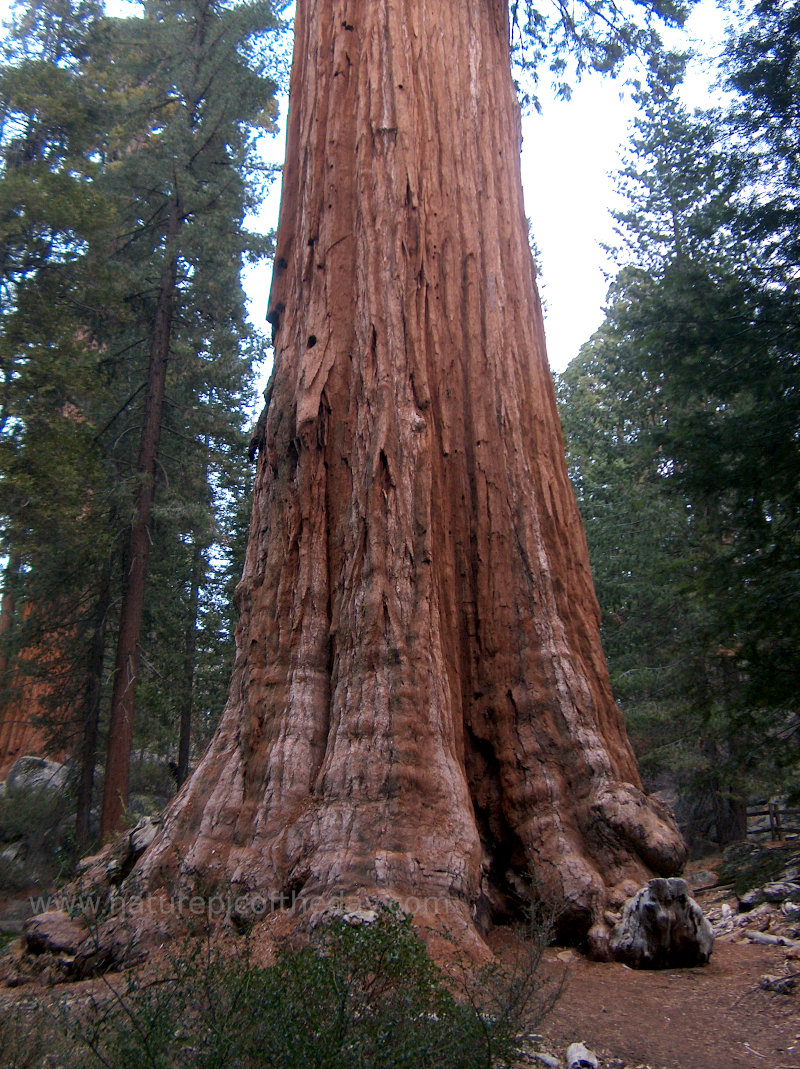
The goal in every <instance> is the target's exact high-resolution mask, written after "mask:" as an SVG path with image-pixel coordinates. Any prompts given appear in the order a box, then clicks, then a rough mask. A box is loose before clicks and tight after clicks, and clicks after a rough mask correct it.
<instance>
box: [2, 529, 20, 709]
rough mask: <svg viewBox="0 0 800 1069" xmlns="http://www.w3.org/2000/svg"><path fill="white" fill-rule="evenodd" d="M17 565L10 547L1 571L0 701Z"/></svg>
mask: <svg viewBox="0 0 800 1069" xmlns="http://www.w3.org/2000/svg"><path fill="white" fill-rule="evenodd" d="M19 565H20V559H19V553H17V552H16V551H15V550H13V549H12V550H11V551H10V553H9V555H8V561H7V563H6V566H5V570H4V572H3V600H2V602H0V702H2V700H3V696H4V694H5V691H6V689H7V687H8V668H9V664H10V661H11V652H10V647H11V636H12V632H13V630H14V620H15V618H16V606H17V576H18V575H19Z"/></svg>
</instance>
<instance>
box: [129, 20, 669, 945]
mask: <svg viewBox="0 0 800 1069" xmlns="http://www.w3.org/2000/svg"><path fill="white" fill-rule="evenodd" d="M295 32H296V40H295V52H294V67H293V72H292V83H291V96H290V110H289V140H288V150H287V163H286V168H285V173H284V185H283V200H282V205H281V219H280V227H279V234H278V244H277V254H276V263H275V274H274V279H273V285H272V294H271V302H270V318H271V321H272V323H273V326H274V330H275V342H276V359H275V370H274V374H273V378H272V382H271V386H270V390H269V395H270V398H271V400H270V401H269V406H268V411H267V414H266V420H265V421H262V427H263V436H262V439H261V441H260V445H261V450H260V456H259V461H258V474H257V481H256V487H255V502H254V510H253V516H252V525H251V530H250V541H249V546H248V552H247V560H246V565H245V570H244V576H243V579H242V582H241V585H240V587H239V591H238V603H239V607H240V610H241V620H240V624H239V629H238V650H237V655H236V661H235V667H234V672H233V679H232V684H231V690H230V696H229V701H228V705H227V708H226V710H225V713H224V716H223V719H222V722H221V725H220V728H219V730H218V732H217V734H216V736H215V738H214V740H213V742H212V744H211V746H210V748H209V750H208V752H207V753H206V755H205V757H204V759H203V761H202V762H201V764H200V766H199V767H198V769H197V770H196V771H195V773H194V774H193V776H192V777H191V778H190V780H189V781H188V782H187V784H186V785H185V787H184V789H183V791H182V792H181V794H180V795H179V796H178V799H177V800H176V802H175V803H174V804H173V806H172V808H171V810H170V811H168V813H167V816H166V819H165V822H164V828H163V831H162V834H161V836H160V839H159V840H157V842H156V843H155V844H154V845H153V847H152V848H151V849H150V851H149V852H148V853H147V855H145V858H144V860H143V862H142V863H141V864H140V869H139V871H140V874H141V878H142V880H143V881H144V882H145V883H149V884H150V886H151V887H154V886H156V885H157V884H158V883H159V882H161V881H164V880H166V881H170V880H174V879H175V876H176V870H177V869H178V868H180V870H181V871H182V872H183V873H184V874H191V873H193V872H195V873H196V872H202V873H203V874H204V882H205V884H206V886H207V885H208V879H209V877H216V878H218V879H219V880H221V881H230V882H232V883H233V884H234V885H235V886H237V887H239V888H249V889H252V890H258V891H260V892H262V893H263V894H265V895H274V896H276V898H277V897H278V896H279V895H281V894H291V893H292V892H294V893H301V894H304V895H312V894H321V893H322V894H324V893H326V892H339V893H357V892H359V891H364V890H366V891H368V892H373V893H379V894H386V895H394V896H396V897H399V898H401V899H405V900H406V901H407V900H408V896H416V897H417V898H419V899H421V898H428V899H429V900H430V899H432V898H435V899H437V900H438V902H439V903H449V904H451V905H452V907H453V909H454V910H455V911H456V913H459V912H460V914H461V915H462V917H469V918H470V920H476V921H477V922H478V923H479V924H481V923H482V924H487V923H491V922H492V921H498V920H501V919H503V918H505V917H507V916H509V915H510V914H513V913H514V912H515V910H516V909H517V908H518V907H519V904H520V902H519V899H520V896H522V897H524V894H525V883H526V881H528V880H532V881H533V882H534V883H535V886H536V890H537V892H538V893H539V894H540V895H542V896H544V897H545V898H547V899H548V900H551V901H554V902H556V903H558V904H560V905H561V906H562V907H563V914H562V924H563V928H564V931H565V932H567V931H568V932H569V933H570V934H571V935H572V936H574V938H576V939H578V938H583V937H586V936H588V937H589V941H590V942H592V943H594V945H595V948H596V949H598V950H601V949H602V944H603V938H604V936H603V922H602V914H603V909H604V907H605V905H606V904H607V902H608V901H609V899H610V898H611V899H615V898H618V897H620V896H623V895H624V894H627V893H630V891H631V889H632V886H633V883H636V884H638V883H640V882H642V881H643V880H644V879H646V878H647V877H648V876H650V875H651V874H652V872H656V873H659V874H662V875H667V874H671V873H673V872H675V871H677V870H678V869H679V868H680V865H681V864H682V862H683V860H684V847H683V843H682V841H681V839H680V836H679V834H678V832H677V830H676V827H675V825H674V822H673V821H672V819H671V817H670V816H669V814H668V813H667V812H666V811H665V810H664V809H663V808H662V807H661V806H659V804H658V803H657V802H654V801H652V800H650V799H648V798H646V797H645V796H644V795H643V794H642V792H641V784H640V780H639V775H638V772H637V768H636V763H635V759H634V757H633V754H632V751H631V749H630V746H629V743H628V740H627V736H626V733H625V728H624V725H623V722H622V719H621V717H620V714H619V712H618V710H617V708H616V706H615V704H614V701H613V698H612V695H611V691H610V688H609V682H608V675H607V670H606V665H605V660H604V657H603V653H602V650H601V647H600V640H599V633H598V615H599V614H598V609H597V604H596V601H595V596H594V592H593V588H592V582H591V577H590V572H589V564H588V557H587V549H586V543H585V539H584V535H583V530H582V526H581V522H580V519H579V516H578V511H577V508H576V505H575V501H574V498H573V494H572V490H571V488H570V485H569V481H568V478H567V472H566V466H565V462H564V457H563V447H562V441H561V434H560V430H559V424H558V418H557V414H556V406H555V400H554V394H553V388H552V385H551V380H550V375H549V371H548V366H547V360H546V354H545V343H544V335H543V327H542V316H541V308H540V305H539V300H538V297H537V293H536V284H535V277H534V269H533V265H532V260H531V255H530V251H529V249H528V243H527V224H526V219H525V213H524V209H523V202H522V191H521V185H520V175H519V146H520V125H519V112H518V105H517V101H516V98H515V94H514V89H513V85H512V80H511V76H510V71H509V51H508V14H507V7H506V0H435V2H432V0H298V3H297V14H296V21H295ZM542 165H543V166H546V161H543V162H542ZM632 881H633V882H632Z"/></svg>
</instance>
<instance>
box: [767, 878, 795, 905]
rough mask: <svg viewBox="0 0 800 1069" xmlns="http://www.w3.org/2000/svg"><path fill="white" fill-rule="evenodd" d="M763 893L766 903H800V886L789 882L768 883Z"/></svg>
mask: <svg viewBox="0 0 800 1069" xmlns="http://www.w3.org/2000/svg"><path fill="white" fill-rule="evenodd" d="M762 891H763V893H764V901H765V902H800V884H798V883H792V882H790V881H789V880H785V881H780V882H777V881H776V882H774V883H766V884H764V887H763V888H762Z"/></svg>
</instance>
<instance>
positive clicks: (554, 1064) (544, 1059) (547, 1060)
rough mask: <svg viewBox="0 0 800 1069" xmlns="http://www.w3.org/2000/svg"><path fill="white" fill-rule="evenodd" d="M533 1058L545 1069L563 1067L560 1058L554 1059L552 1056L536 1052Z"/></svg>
mask: <svg viewBox="0 0 800 1069" xmlns="http://www.w3.org/2000/svg"><path fill="white" fill-rule="evenodd" d="M531 1057H532V1058H533V1060H534V1062H535V1063H536V1064H537V1065H543V1066H544V1067H545V1069H559V1066H560V1065H561V1062H560V1061H559V1060H558V1058H554V1057H553V1055H552V1054H546V1053H542V1052H541V1051H534V1052H533V1054H532V1055H531Z"/></svg>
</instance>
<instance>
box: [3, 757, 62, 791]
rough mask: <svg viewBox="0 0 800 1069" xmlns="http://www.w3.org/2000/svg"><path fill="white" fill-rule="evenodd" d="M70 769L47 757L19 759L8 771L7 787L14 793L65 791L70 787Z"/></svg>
mask: <svg viewBox="0 0 800 1069" xmlns="http://www.w3.org/2000/svg"><path fill="white" fill-rule="evenodd" d="M69 779H70V769H69V766H68V765H62V764H61V763H60V762H58V761H48V759H47V758H46V757H33V756H32V755H27V756H25V757H18V758H17V759H16V761H15V762H14V764H13V765H12V766H11V768H10V769H9V770H8V777H7V779H6V786H7V788H8V789H9V790H13V791H53V792H56V793H57V792H59V791H63V790H65V789H66V788H67V786H68V785H69Z"/></svg>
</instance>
